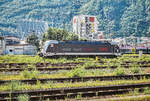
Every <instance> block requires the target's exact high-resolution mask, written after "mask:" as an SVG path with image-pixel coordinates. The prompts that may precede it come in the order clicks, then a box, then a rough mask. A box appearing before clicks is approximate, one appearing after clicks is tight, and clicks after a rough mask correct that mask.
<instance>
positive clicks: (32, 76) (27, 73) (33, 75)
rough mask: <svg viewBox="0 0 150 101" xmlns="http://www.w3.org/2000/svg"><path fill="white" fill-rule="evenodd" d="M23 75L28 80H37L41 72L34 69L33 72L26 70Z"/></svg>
mask: <svg viewBox="0 0 150 101" xmlns="http://www.w3.org/2000/svg"><path fill="white" fill-rule="evenodd" d="M21 75H22V76H23V77H24V78H26V79H36V78H37V77H38V75H39V71H37V70H36V69H33V70H31V71H28V70H24V71H23V72H22V73H21Z"/></svg>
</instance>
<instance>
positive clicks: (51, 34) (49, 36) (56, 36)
mask: <svg viewBox="0 0 150 101" xmlns="http://www.w3.org/2000/svg"><path fill="white" fill-rule="evenodd" d="M46 40H58V41H63V40H78V36H77V35H75V34H73V33H69V32H67V31H66V30H64V29H56V28H48V30H47V32H46V33H44V34H43V39H42V42H45V41H46Z"/></svg>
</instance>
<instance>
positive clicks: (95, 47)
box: [40, 40, 120, 57]
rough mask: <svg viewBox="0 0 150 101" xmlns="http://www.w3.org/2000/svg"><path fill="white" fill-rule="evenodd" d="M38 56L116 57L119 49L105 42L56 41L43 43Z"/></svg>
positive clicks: (115, 45)
mask: <svg viewBox="0 0 150 101" xmlns="http://www.w3.org/2000/svg"><path fill="white" fill-rule="evenodd" d="M40 55H42V56H44V57H48V56H66V55H67V56H68V55H69V56H74V55H76V56H91V55H102V56H118V55H120V49H119V47H118V45H117V44H114V43H110V42H105V41H57V40H49V41H46V42H45V43H44V46H43V49H42V51H41V53H40Z"/></svg>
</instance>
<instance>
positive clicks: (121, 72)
mask: <svg viewBox="0 0 150 101" xmlns="http://www.w3.org/2000/svg"><path fill="white" fill-rule="evenodd" d="M114 74H115V75H117V76H122V75H125V74H126V71H125V69H124V68H123V67H118V68H117V69H116V70H115V71H114Z"/></svg>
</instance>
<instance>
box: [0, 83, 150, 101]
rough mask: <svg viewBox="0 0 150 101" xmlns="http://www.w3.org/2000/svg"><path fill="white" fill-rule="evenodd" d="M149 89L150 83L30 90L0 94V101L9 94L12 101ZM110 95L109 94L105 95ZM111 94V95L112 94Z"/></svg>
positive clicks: (4, 100)
mask: <svg viewBox="0 0 150 101" xmlns="http://www.w3.org/2000/svg"><path fill="white" fill-rule="evenodd" d="M143 87H150V83H141V84H128V85H113V86H96V87H79V88H58V89H46V90H32V91H12V92H9V91H6V92H0V99H1V100H0V101H6V99H5V98H9V96H10V94H11V97H12V99H13V98H16V97H17V96H19V95H20V94H28V95H29V96H31V97H33V96H41V97H44V95H48V96H49V95H51V96H52V95H54V96H57V95H61V94H63V95H64V94H65V95H68V94H70V93H78V94H80V93H81V94H82V93H87V92H105V91H113V90H114V91H119V90H129V89H130V90H131V89H132V90H133V89H135V88H143ZM107 94H111V93H107ZM112 94H113V93H112Z"/></svg>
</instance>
